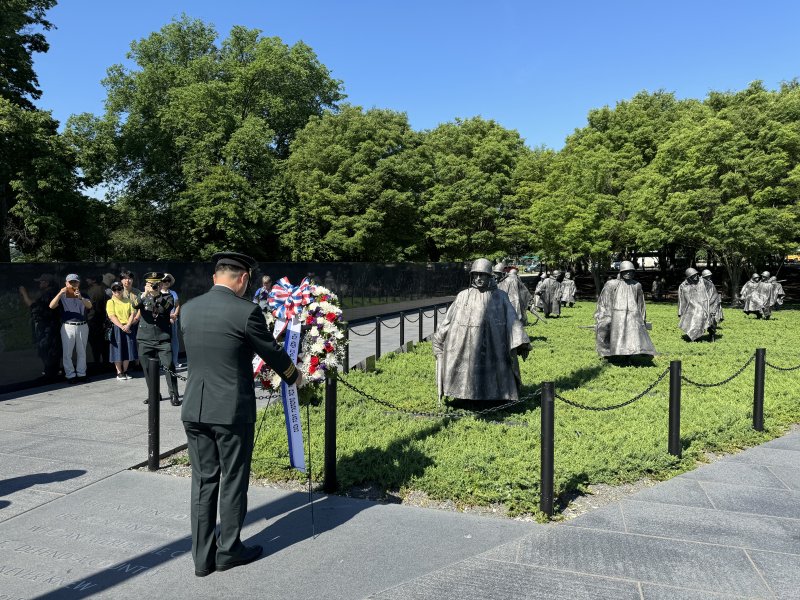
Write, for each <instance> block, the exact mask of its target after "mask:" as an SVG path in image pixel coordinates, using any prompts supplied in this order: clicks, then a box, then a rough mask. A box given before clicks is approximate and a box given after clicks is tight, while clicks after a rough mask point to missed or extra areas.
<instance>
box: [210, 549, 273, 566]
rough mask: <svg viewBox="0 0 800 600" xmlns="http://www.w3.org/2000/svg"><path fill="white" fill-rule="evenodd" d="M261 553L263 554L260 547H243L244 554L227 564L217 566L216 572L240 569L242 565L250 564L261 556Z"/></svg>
mask: <svg viewBox="0 0 800 600" xmlns="http://www.w3.org/2000/svg"><path fill="white" fill-rule="evenodd" d="M262 552H264V549H263V548H262V547H261V546H245V549H244V552H242V554H241V556H240V557H239V558H237V559H236V560H232V561H231V562H229V563H225V564H222V565H217V571H227V570H228V569H232V568H233V567H240V566H242V565H246V564H248V563H251V562H253V561H254V560H256V559H257V558H258V557H259V556H261V553H262Z"/></svg>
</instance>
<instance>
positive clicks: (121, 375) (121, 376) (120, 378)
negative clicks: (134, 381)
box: [117, 373, 127, 381]
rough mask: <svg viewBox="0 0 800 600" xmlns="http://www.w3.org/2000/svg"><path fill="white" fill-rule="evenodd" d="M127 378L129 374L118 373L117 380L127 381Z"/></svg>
mask: <svg viewBox="0 0 800 600" xmlns="http://www.w3.org/2000/svg"><path fill="white" fill-rule="evenodd" d="M126 379H127V376H126V375H125V373H117V381H125V380H126Z"/></svg>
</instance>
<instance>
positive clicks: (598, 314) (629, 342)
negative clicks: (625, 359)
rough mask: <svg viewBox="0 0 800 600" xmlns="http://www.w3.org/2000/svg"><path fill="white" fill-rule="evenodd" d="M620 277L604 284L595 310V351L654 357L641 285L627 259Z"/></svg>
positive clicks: (604, 354) (621, 268)
mask: <svg viewBox="0 0 800 600" xmlns="http://www.w3.org/2000/svg"><path fill="white" fill-rule="evenodd" d="M619 270H620V277H619V278H618V279H610V280H608V281H607V282H606V284H605V285H604V286H603V290H602V291H601V292H600V297H599V298H598V299H597V310H596V311H595V313H594V319H595V323H596V326H595V335H596V341H597V353H598V354H599V355H600V356H602V357H605V358H608V357H610V356H634V355H637V354H648V355H650V356H655V353H656V349H655V347H654V346H653V342H652V341H651V340H650V336H649V335H648V333H647V323H646V316H647V313H646V308H645V303H644V291H643V290H642V285H641V284H640V283H639V282H638V281H636V280H635V279H634V278H633V275H634V273H635V271H636V267H634V266H633V263H632V262H630V261H629V260H626V261H623V262H622V264H621V265H620V267H619Z"/></svg>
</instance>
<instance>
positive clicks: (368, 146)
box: [281, 106, 426, 261]
mask: <svg viewBox="0 0 800 600" xmlns="http://www.w3.org/2000/svg"><path fill="white" fill-rule="evenodd" d="M419 138H420V136H419V134H417V133H414V132H413V131H412V130H411V127H410V126H409V124H408V119H407V117H406V115H405V114H404V113H398V112H394V111H390V110H380V109H372V110H368V111H366V112H364V111H363V110H362V109H361V108H360V107H356V106H344V107H342V109H341V111H340V112H338V113H326V114H324V115H323V116H322V117H312V119H311V120H310V121H309V123H308V125H306V127H305V129H303V130H302V131H301V132H299V133H298V135H297V138H296V139H295V141H294V143H293V144H292V146H291V156H290V157H289V160H288V162H287V176H288V180H289V181H290V182H291V186H292V191H293V194H294V197H295V199H296V201H295V202H293V203H292V207H291V209H290V210H288V211H286V214H287V217H288V218H287V219H286V221H285V222H284V223H283V224H282V226H281V229H282V231H283V232H284V234H285V236H286V239H287V241H288V246H289V248H291V252H292V259H293V260H360V261H364V260H373V261H397V260H399V261H403V260H414V259H419V258H422V257H424V251H423V244H422V236H423V233H422V227H421V223H420V219H419V203H420V196H421V193H422V190H423V188H422V177H421V173H423V172H424V169H425V167H426V165H425V164H424V163H423V162H422V161H421V160H420V156H419V155H418V154H416V153H415V152H414V149H415V148H416V147H418V145H419Z"/></svg>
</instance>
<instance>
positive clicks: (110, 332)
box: [103, 319, 114, 342]
mask: <svg viewBox="0 0 800 600" xmlns="http://www.w3.org/2000/svg"><path fill="white" fill-rule="evenodd" d="M103 338H104V339H105V340H106V341H107V342H110V341H111V340H113V339H114V324H113V323H112V322H111V321H109V320H108V319H106V322H105V323H103Z"/></svg>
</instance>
